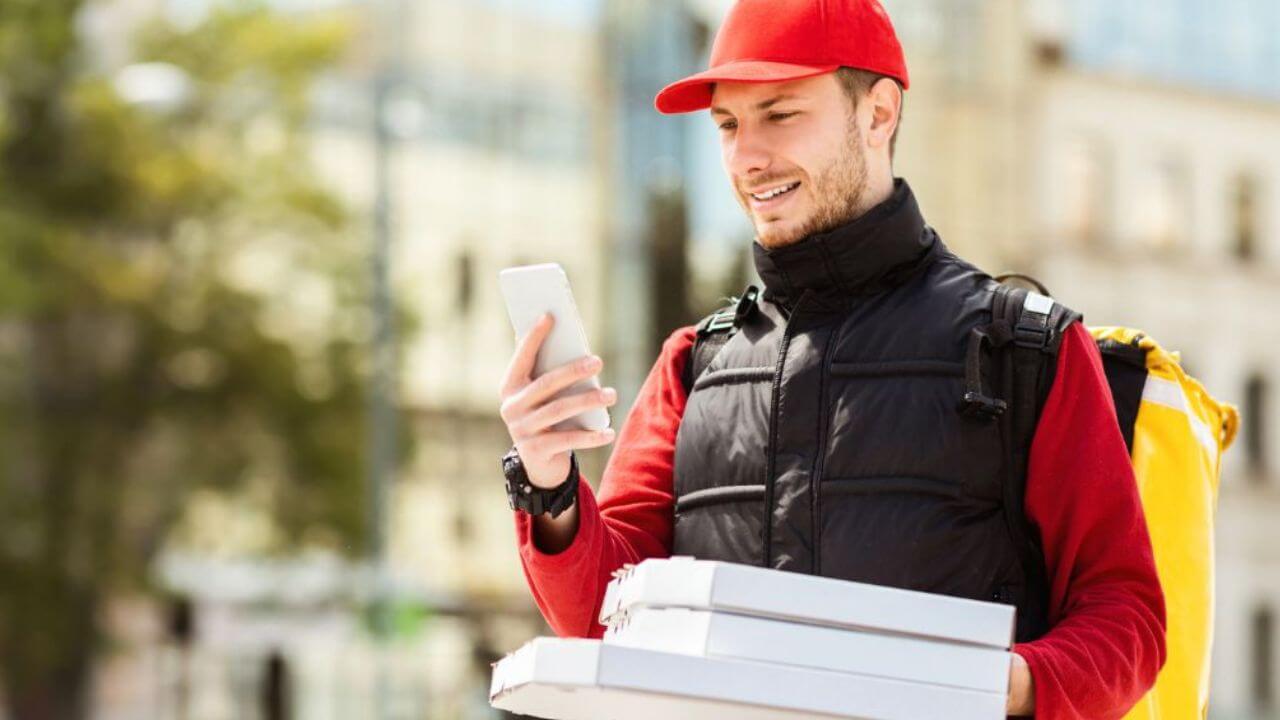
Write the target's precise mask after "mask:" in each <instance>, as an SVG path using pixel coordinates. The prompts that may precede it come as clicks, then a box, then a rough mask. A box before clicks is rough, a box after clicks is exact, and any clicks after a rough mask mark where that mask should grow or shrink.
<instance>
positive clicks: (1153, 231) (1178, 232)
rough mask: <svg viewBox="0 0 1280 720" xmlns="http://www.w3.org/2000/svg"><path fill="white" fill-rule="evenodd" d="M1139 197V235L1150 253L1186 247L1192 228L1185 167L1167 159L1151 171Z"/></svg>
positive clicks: (1188, 186)
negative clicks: (1185, 242) (1189, 230)
mask: <svg viewBox="0 0 1280 720" xmlns="http://www.w3.org/2000/svg"><path fill="white" fill-rule="evenodd" d="M1139 187H1140V191H1141V195H1139V197H1138V204H1137V208H1138V232H1139V234H1140V240H1141V242H1142V244H1143V245H1144V246H1145V247H1147V248H1148V249H1151V250H1156V251H1158V252H1168V251H1170V250H1174V249H1176V248H1178V247H1180V246H1183V245H1184V240H1185V238H1186V236H1187V230H1188V226H1189V225H1190V224H1191V214H1190V209H1191V182H1190V173H1188V171H1187V168H1186V166H1185V165H1184V164H1183V163H1181V162H1179V161H1177V160H1173V159H1165V160H1163V161H1161V162H1159V163H1156V164H1155V165H1154V166H1152V167H1151V169H1150V171H1149V173H1148V178H1147V180H1146V181H1145V182H1144V183H1143V184H1142V185H1141V186H1139Z"/></svg>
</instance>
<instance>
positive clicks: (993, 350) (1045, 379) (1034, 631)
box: [961, 283, 1080, 638]
mask: <svg viewBox="0 0 1280 720" xmlns="http://www.w3.org/2000/svg"><path fill="white" fill-rule="evenodd" d="M1035 285H1036V286H1037V288H1042V287H1043V286H1041V285H1039V283H1035ZM1079 319H1080V315H1079V313H1076V312H1075V311H1073V310H1070V309H1069V308H1067V307H1065V306H1063V305H1060V304H1058V303H1056V302H1054V301H1053V300H1051V299H1050V298H1049V297H1048V296H1047V295H1045V294H1041V293H1038V292H1032V291H1028V290H1025V289H1022V288H1017V287H1013V286H1011V285H1004V284H997V285H996V286H995V287H994V288H993V293H992V302H991V322H990V323H989V324H987V325H985V326H980V327H978V328H975V329H974V330H973V331H971V333H970V338H969V345H968V348H967V352H966V356H965V395H964V398H963V400H962V402H961V410H962V411H964V412H965V414H966V415H968V416H970V417H975V418H978V419H981V420H987V421H992V420H998V421H999V424H1000V433H1001V441H1002V443H1003V445H1004V447H1005V453H1006V462H1005V467H1006V477H1005V479H1004V482H1003V483H1002V486H1003V489H1004V497H1003V506H1004V515H1005V522H1006V524H1007V525H1008V528H1009V534H1010V537H1011V538H1012V540H1013V543H1014V545H1015V547H1016V548H1017V551H1018V554H1019V556H1020V558H1021V561H1022V566H1023V574H1024V577H1025V578H1026V582H1027V586H1026V587H1024V588H1020V589H1012V588H1010V589H1008V590H1009V591H1012V592H1014V593H1017V594H1020V595H1021V596H1022V601H1021V602H1020V603H1019V604H1020V606H1021V607H1022V608H1023V612H1021V613H1019V616H1018V619H1017V622H1018V637H1020V638H1030V637H1038V636H1039V635H1041V634H1043V633H1044V632H1045V631H1047V630H1048V627H1047V610H1048V608H1047V607H1046V606H1045V603H1046V602H1047V600H1048V592H1049V584H1048V583H1049V581H1048V577H1047V574H1046V571H1045V567H1044V551H1043V548H1042V546H1041V543H1040V538H1039V535H1038V534H1037V533H1036V531H1035V529H1034V528H1033V527H1032V526H1031V523H1030V521H1029V520H1028V518H1027V516H1026V510H1025V503H1026V479H1027V467H1028V463H1029V460H1030V454H1031V441H1032V438H1033V437H1034V436H1035V430H1036V425H1037V424H1038V422H1039V418H1040V411H1041V409H1042V408H1043V407H1044V401H1045V399H1046V398H1047V397H1048V394H1049V389H1050V388H1051V387H1052V385H1053V376H1054V372H1055V370H1056V367H1057V354H1058V349H1059V347H1060V346H1061V342H1062V334H1063V332H1065V331H1066V329H1067V327H1068V326H1070V325H1071V323H1073V322H1075V321H1076V320H1079ZM988 378H990V384H991V385H992V386H993V387H992V389H987V386H986V385H985V384H984V383H985V382H987V379H988ZM1002 590H1003V589H1002ZM996 599H997V600H1000V601H1003V602H1010V601H1015V602H1016V601H1017V598H1016V596H1005V597H997V598H996Z"/></svg>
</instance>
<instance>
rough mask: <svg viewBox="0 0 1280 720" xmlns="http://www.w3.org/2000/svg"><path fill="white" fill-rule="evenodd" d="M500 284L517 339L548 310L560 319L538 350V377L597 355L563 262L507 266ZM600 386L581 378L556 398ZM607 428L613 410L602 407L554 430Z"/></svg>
mask: <svg viewBox="0 0 1280 720" xmlns="http://www.w3.org/2000/svg"><path fill="white" fill-rule="evenodd" d="M498 285H499V286H501V288H502V296H503V298H505V299H506V301H507V314H508V315H510V316H511V325H512V327H513V328H515V331H516V340H517V342H518V341H519V340H520V339H521V338H523V337H525V336H526V335H528V334H529V331H530V330H532V329H533V325H534V323H536V322H537V321H538V318H539V317H541V316H542V314H543V313H546V312H549V313H551V315H552V317H554V318H555V324H554V325H553V326H552V327H551V334H550V335H548V336H547V338H546V339H545V340H543V342H542V347H541V348H540V349H539V350H538V356H537V359H536V361H535V362H534V366H533V377H534V378H537V377H539V376H540V375H542V374H543V373H545V372H547V371H548V370H552V369H554V368H556V367H559V366H560V365H563V364H565V363H567V362H572V361H574V360H577V359H578V358H582V357H586V356H587V355H590V354H591V350H590V349H589V348H588V347H587V333H586V332H585V331H584V330H583V329H582V318H581V316H579V315H578V305H577V303H575V302H574V301H573V291H572V290H571V289H570V288H569V277H568V276H567V275H565V272H564V268H562V267H560V264H559V263H542V264H540V265H523V266H519V267H510V268H507V269H505V270H503V271H501V272H499V273H498ZM599 389H600V380H599V377H598V376H596V375H592V376H591V377H589V378H584V379H582V380H579V381H578V382H575V383H574V384H572V385H570V386H569V387H567V388H565V389H564V390H562V391H560V392H559V393H557V394H556V395H555V397H557V398H559V397H564V396H566V395H576V394H578V393H580V392H585V391H588V390H599ZM607 427H609V412H608V409H607V408H603V407H599V408H593V409H591V410H587V411H584V412H581V413H578V414H577V415H575V416H573V417H571V418H566V419H564V420H561V421H560V422H558V423H556V424H555V425H552V426H551V429H553V430H604V429H605V428H607Z"/></svg>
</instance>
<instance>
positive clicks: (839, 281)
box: [500, 0, 1165, 720]
mask: <svg viewBox="0 0 1280 720" xmlns="http://www.w3.org/2000/svg"><path fill="white" fill-rule="evenodd" d="M907 86H908V78H907V69H906V66H905V62H904V60H903V55H902V50H901V47H900V45H899V43H898V40H897V37H896V35H895V33H894V30H893V27H892V25H891V24H890V21H889V18H888V16H887V15H886V14H885V11H884V10H883V8H882V7H881V6H880V4H879V2H877V0H740V1H739V2H738V3H737V4H736V5H735V6H734V7H733V9H732V10H731V11H730V13H729V15H728V17H727V18H726V21H725V23H724V24H723V26H722V27H721V28H720V30H719V32H718V34H717V35H716V39H715V43H714V46H713V50H712V55H711V62H710V68H709V69H708V70H706V71H705V72H702V73H699V74H696V75H693V76H691V77H689V78H685V79H683V80H680V81H679V82H676V83H673V84H671V85H669V86H667V87H666V88H665V89H663V90H662V92H661V93H659V94H658V96H657V99H656V106H657V109H658V110H659V111H661V112H664V113H682V112H691V111H703V110H705V111H707V113H708V118H709V119H710V121H711V122H712V123H713V124H714V129H715V132H717V133H718V134H719V138H720V145H721V151H722V157H723V162H724V168H725V172H726V174H727V175H728V179H729V182H730V184H731V186H732V188H733V191H734V194H735V196H736V197H737V199H738V201H739V202H740V203H741V205H742V207H743V210H744V211H745V212H746V214H747V216H748V218H749V219H750V220H751V222H752V224H753V225H754V228H755V233H756V237H755V241H754V243H753V245H752V250H753V252H754V260H755V266H756V270H757V271H758V273H759V275H760V277H761V279H762V280H763V281H764V284H765V289H764V292H763V294H762V295H761V297H760V299H759V302H758V303H757V305H756V306H755V307H754V309H753V311H752V312H750V313H749V314H748V316H747V317H745V318H743V322H742V325H741V329H740V330H739V331H738V332H736V334H734V335H733V336H732V337H731V338H730V340H729V341H728V342H727V343H726V344H725V345H724V347H723V348H722V349H721V350H720V351H719V353H718V354H717V355H716V356H715V358H714V360H713V361H712V362H711V364H710V365H709V366H708V368H707V370H706V372H705V373H703V374H702V375H701V377H700V378H698V379H697V381H696V383H694V384H693V388H692V392H689V393H686V391H685V389H684V383H683V382H682V372H683V371H684V369H685V365H686V363H688V362H689V356H690V349H691V347H692V345H693V342H694V338H695V335H696V330H695V328H694V327H684V328H680V329H678V330H676V331H675V332H674V333H672V334H671V336H670V337H669V338H668V339H667V340H666V342H665V343H664V344H663V347H662V351H661V354H660V355H659V357H658V359H657V362H656V363H655V364H654V366H653V368H652V370H651V371H650V373H649V375H648V378H647V379H646V380H645V382H644V384H643V386H642V387H641V389H640V391H639V394H638V396H637V398H636V401H635V405H634V406H633V407H632V409H631V411H630V414H629V415H628V417H627V419H626V422H625V423H624V425H623V427H622V430H621V433H620V435H619V437H618V443H617V445H616V447H615V448H614V451H613V454H612V456H611V458H610V460H609V463H608V465H607V467H606V470H605V473H604V476H603V478H602V480H601V484H600V492H599V496H598V497H597V496H596V494H595V493H593V491H592V489H591V487H590V485H588V484H587V481H586V479H585V478H584V477H582V475H581V474H580V473H579V472H578V468H577V463H576V461H575V458H574V456H573V451H574V450H576V449H580V448H589V447H596V446H600V445H604V444H607V443H609V442H611V441H612V440H613V433H612V431H611V430H606V431H603V432H595V431H552V430H550V427H551V426H552V425H553V424H555V423H556V422H558V421H560V420H563V419H565V418H568V417H572V416H573V415H576V414H577V413H579V412H582V411H583V410H586V409H589V408H594V407H603V406H609V405H612V404H613V403H614V402H616V397H617V396H616V392H615V391H614V390H613V389H611V388H604V389H603V390H601V391H599V392H596V391H591V392H586V393H581V394H577V395H571V396H569V397H566V398H562V399H558V400H550V398H552V396H553V395H555V393H556V392H557V391H559V390H561V389H562V388H565V387H567V386H568V385H570V384H572V383H574V382H576V381H578V380H580V379H582V378H585V377H589V376H591V375H594V374H597V373H599V372H600V370H601V361H600V359H599V358H595V357H592V358H588V359H585V360H583V361H580V362H575V363H571V364H567V365H564V366H562V367H560V368H558V369H555V370H552V371H550V372H548V373H546V374H545V375H543V376H541V377H538V378H536V379H535V378H531V377H530V375H531V370H532V368H533V361H534V357H535V354H536V352H537V350H538V348H539V346H540V344H541V342H542V340H543V338H544V337H546V334H547V331H548V330H549V328H550V321H549V319H547V318H544V319H543V321H542V322H541V323H540V324H539V325H537V326H536V327H535V329H534V330H533V331H531V332H530V333H529V334H528V335H527V336H526V337H524V338H523V339H522V340H521V342H520V343H519V346H518V348H517V349H516V352H515V355H514V357H513V358H512V361H511V364H510V366H509V368H508V371H507V374H506V377H505V378H504V380H503V381H502V387H501V390H500V395H501V399H502V402H501V411H500V412H501V415H502V418H503V420H504V421H505V422H506V424H507V427H508V430H509V432H510V434H511V437H512V439H513V440H514V443H515V444H514V447H513V448H512V451H511V452H509V453H508V454H507V456H506V457H505V458H504V472H505V473H506V474H507V478H508V488H509V491H510V492H512V494H515V495H520V496H521V502H519V503H517V502H515V501H514V500H513V505H517V506H519V508H520V509H518V510H517V511H516V513H515V526H516V532H517V538H518V542H519V552H520V558H521V561H522V563H523V568H524V572H525V575H526V578H527V580H528V583H529V586H530V588H531V590H532V592H533V595H534V598H535V600H536V602H537V604H538V607H539V608H540V609H541V610H542V613H543V615H544V616H545V617H546V619H547V621H548V622H549V623H550V625H551V627H552V628H553V629H554V630H555V631H556V632H557V633H559V634H560V635H574V636H585V637H600V636H601V635H602V634H603V630H604V629H603V627H601V626H600V625H599V624H598V623H597V621H596V616H597V612H598V610H599V607H600V603H601V599H602V596H603V592H604V588H605V585H606V584H607V582H608V580H609V578H610V574H611V573H612V572H613V571H614V570H615V569H616V568H618V567H619V566H621V565H623V564H624V563H636V562H639V561H640V560H643V559H645V558H649V557H666V556H669V555H672V554H677V555H693V556H696V557H699V558H705V559H711V560H725V561H731V562H742V563H749V564H754V565H761V566H764V567H771V568H776V569H781V570H789V571H794V572H804V573H813V574H819V575H823V576H829V577H836V578H842V579H847V580H856V581H863V582H871V583H877V584H881V585H889V586H895V587H903V588H911V589H916V590H924V591H928V592H937V593H946V594H950V595H957V596H962V597H971V598H978V599H983V600H997V601H1001V602H1008V603H1011V604H1014V605H1016V606H1017V607H1018V616H1019V626H1018V637H1017V643H1016V644H1015V646H1014V653H1015V655H1014V662H1013V664H1012V667H1011V675H1010V690H1009V699H1008V710H1009V713H1010V714H1012V715H1030V714H1033V713H1034V714H1035V715H1036V716H1037V717H1039V718H1042V719H1057V718H1087V719H1088V720H1098V719H1100V718H1116V717H1120V716H1122V715H1123V714H1124V712H1125V710H1126V709H1128V708H1129V707H1131V706H1132V705H1133V704H1134V703H1135V702H1136V701H1137V700H1138V699H1139V698H1140V697H1141V696H1142V694H1143V693H1144V692H1145V691H1146V690H1147V689H1148V688H1150V687H1151V685H1152V684H1153V683H1154V681H1155V678H1156V674H1157V672H1158V671H1159V670H1160V668H1161V666H1162V664H1163V662H1164V658H1165V608H1164V597H1163V595H1162V594H1161V589H1160V584H1159V581H1158V579H1157V576H1156V570H1155V566H1154V561H1153V555H1152V549H1151V542H1150V539H1149V537H1148V534H1147V527H1146V522H1145V520H1144V517H1143V512H1142V508H1141V505H1140V502H1139V497H1138V492H1137V488H1136V486H1135V482H1134V477H1133V471H1132V468H1131V465H1130V461H1129V458H1128V453H1127V450H1126V447H1125V443H1124V439H1123V438H1122V436H1121V433H1120V430H1119V427H1118V424H1117V421H1116V416H1115V410H1114V408H1113V406H1112V402H1111V399H1110V391H1109V389H1108V386H1107V383H1106V379H1105V376H1104V375H1103V372H1102V366H1101V361H1100V358H1099V355H1098V351H1097V347H1096V345H1095V344H1094V342H1093V341H1092V340H1091V338H1090V337H1089V335H1088V332H1087V331H1086V330H1085V328H1084V327H1083V326H1082V325H1081V324H1080V323H1079V322H1074V323H1073V324H1071V325H1069V326H1068V327H1066V328H1065V331H1064V332H1062V333H1061V337H1060V338H1059V341H1060V343H1061V345H1060V347H1059V351H1058V358H1057V365H1056V375H1055V376H1054V381H1053V385H1052V387H1051V390H1050V392H1049V395H1048V397H1047V400H1046V401H1045V404H1044V407H1043V410H1042V413H1041V416H1040V420H1039V423H1038V425H1037V426H1036V429H1035V434H1034V438H1033V441H1032V443H1031V446H1030V448H1024V450H1026V451H1027V452H1029V453H1030V459H1029V461H1028V464H1027V470H1026V473H1025V501H1024V503H1023V504H1024V507H1023V508H1022V511H1023V512H1025V518H1026V520H1028V521H1029V523H1030V526H1031V527H1032V528H1034V531H1035V534H1036V535H1037V536H1038V538H1039V542H1040V546H1041V548H1042V550H1043V559H1044V562H1043V565H1044V567H1043V568H1040V570H1041V571H1042V573H1043V578H1044V581H1043V583H1042V584H1043V586H1044V587H1043V588H1040V589H1039V590H1037V589H1036V587H1035V584H1034V583H1032V582H1030V579H1029V578H1028V574H1029V573H1028V572H1027V571H1026V568H1025V567H1024V564H1022V563H1020V562H1019V555H1018V548H1016V547H1014V545H1015V543H1014V542H1013V541H1011V533H1010V532H1009V530H1008V528H1007V527H1006V518H1005V514H1004V513H1003V512H1002V509H1003V507H1004V506H1003V505H1002V504H1001V499H1002V497H1003V495H1002V485H1001V483H1002V478H1004V477H1005V473H1004V469H1005V465H1004V463H1005V462H1007V460H1006V457H1007V453H1006V452H1005V448H1004V447H1003V445H1002V441H1001V435H1000V432H999V431H998V430H997V429H996V428H997V427H998V425H997V424H995V423H984V422H982V420H981V419H975V418H973V417H972V416H968V415H966V414H965V413H962V412H959V411H958V410H957V393H958V391H959V390H962V389H963V386H964V378H963V377H957V375H960V376H962V375H963V372H962V368H963V360H964V351H965V347H966V344H965V339H966V338H967V337H968V336H969V335H970V333H971V332H972V330H973V329H974V328H975V327H977V326H978V325H979V324H980V323H985V322H989V321H990V319H991V318H990V307H991V297H992V288H993V286H994V284H995V283H994V281H993V280H992V279H991V278H990V276H988V275H987V274H986V273H984V272H982V271H981V270H979V269H977V268H975V267H974V266H972V265H970V264H969V263H966V262H965V261H964V260H962V259H960V258H959V257H957V256H956V255H954V254H952V253H951V252H950V251H949V250H948V249H947V248H946V246H945V245H943V243H942V241H941V239H940V238H939V237H938V235H937V234H936V233H935V232H934V230H933V229H932V228H930V227H929V226H928V225H927V224H926V223H925V221H924V218H923V217H922V215H921V211H920V208H919V207H918V205H917V203H916V200H915V198H914V196H913V195H912V192H911V189H910V187H909V186H908V185H907V183H906V182H905V181H904V180H902V179H900V178H895V177H894V176H893V172H892V157H893V147H894V138H895V136H896V133H897V129H898V121H899V118H900V115H901V110H902V98H903V91H904V90H905V89H906V88H907ZM525 486H528V487H525ZM513 487H514V488H516V489H515V490H514V491H513V490H512V488H513Z"/></svg>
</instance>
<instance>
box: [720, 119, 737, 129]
mask: <svg viewBox="0 0 1280 720" xmlns="http://www.w3.org/2000/svg"><path fill="white" fill-rule="evenodd" d="M737 126H738V124H737V123H736V122H734V121H732V120H725V121H724V122H722V123H720V129H721V130H732V129H734V128H735V127H737Z"/></svg>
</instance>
